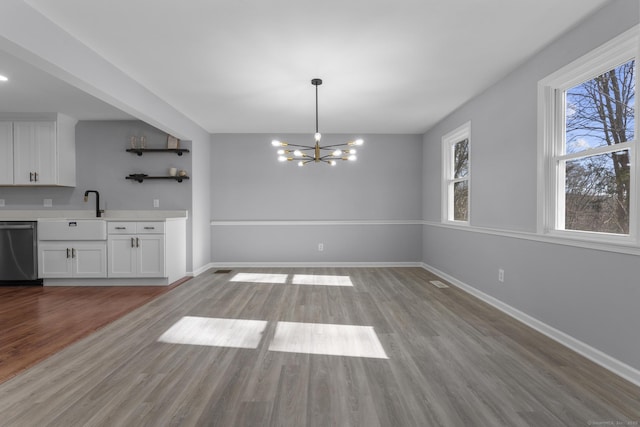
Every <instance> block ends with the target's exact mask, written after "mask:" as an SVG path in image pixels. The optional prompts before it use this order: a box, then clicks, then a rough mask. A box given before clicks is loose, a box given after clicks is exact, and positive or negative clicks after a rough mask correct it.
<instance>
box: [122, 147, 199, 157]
mask: <svg viewBox="0 0 640 427" xmlns="http://www.w3.org/2000/svg"><path fill="white" fill-rule="evenodd" d="M127 152H128V153H136V154H137V155H138V156H142V153H176V154H177V155H178V156H182V153H188V152H189V149H188V148H127Z"/></svg>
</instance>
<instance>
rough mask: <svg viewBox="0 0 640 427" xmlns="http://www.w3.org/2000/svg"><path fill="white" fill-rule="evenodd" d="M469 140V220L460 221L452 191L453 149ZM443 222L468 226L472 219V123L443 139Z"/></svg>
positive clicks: (458, 128) (467, 178)
mask: <svg viewBox="0 0 640 427" xmlns="http://www.w3.org/2000/svg"><path fill="white" fill-rule="evenodd" d="M465 139H467V140H468V141H469V142H468V144H469V160H468V165H467V167H468V173H467V176H466V179H465V180H466V181H467V183H468V184H467V185H468V187H467V188H468V191H469V195H468V197H467V220H466V221H458V220H454V219H453V215H452V212H453V194H451V191H450V188H451V187H450V185H449V182H450V181H451V178H450V177H451V175H452V165H453V147H454V146H455V144H457V143H458V142H460V141H463V140H465ZM440 206H441V220H442V222H443V223H445V224H452V225H462V226H468V225H469V224H470V219H471V122H470V121H469V122H466V123H465V124H463V125H461V126H459V127H457V128H455V129H454V130H452V131H451V132H449V133H447V134H446V135H444V136H443V137H442V189H441V201H440Z"/></svg>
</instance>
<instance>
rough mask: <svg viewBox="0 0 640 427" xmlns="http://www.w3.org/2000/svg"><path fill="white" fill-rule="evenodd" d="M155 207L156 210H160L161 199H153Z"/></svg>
mask: <svg viewBox="0 0 640 427" xmlns="http://www.w3.org/2000/svg"><path fill="white" fill-rule="evenodd" d="M153 207H154V208H159V207H160V200H159V199H153Z"/></svg>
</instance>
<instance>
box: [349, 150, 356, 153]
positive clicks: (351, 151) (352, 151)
mask: <svg viewBox="0 0 640 427" xmlns="http://www.w3.org/2000/svg"><path fill="white" fill-rule="evenodd" d="M347 153H349V154H356V150H347Z"/></svg>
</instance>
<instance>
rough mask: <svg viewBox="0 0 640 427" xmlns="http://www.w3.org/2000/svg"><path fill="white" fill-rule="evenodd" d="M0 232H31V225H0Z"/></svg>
mask: <svg viewBox="0 0 640 427" xmlns="http://www.w3.org/2000/svg"><path fill="white" fill-rule="evenodd" d="M0 230H33V225H31V224H18V225H11V224H1V225H0Z"/></svg>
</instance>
